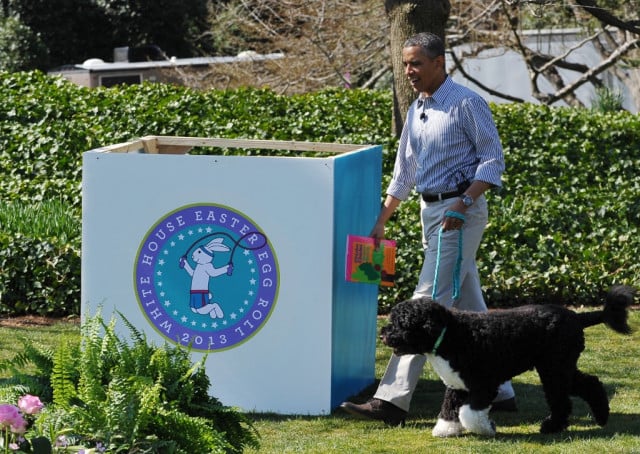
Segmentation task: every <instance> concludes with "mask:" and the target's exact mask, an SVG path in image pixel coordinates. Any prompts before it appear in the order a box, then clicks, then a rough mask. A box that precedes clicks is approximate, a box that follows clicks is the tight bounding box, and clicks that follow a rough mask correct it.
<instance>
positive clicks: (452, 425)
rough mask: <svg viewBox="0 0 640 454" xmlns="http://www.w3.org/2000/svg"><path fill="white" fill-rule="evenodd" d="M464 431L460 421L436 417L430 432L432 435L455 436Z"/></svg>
mask: <svg viewBox="0 0 640 454" xmlns="http://www.w3.org/2000/svg"><path fill="white" fill-rule="evenodd" d="M463 432H464V427H462V424H460V421H458V420H456V421H446V420H444V419H440V418H438V422H437V423H436V425H435V426H434V428H433V430H432V431H431V434H432V435H433V436H434V437H439V438H446V437H457V436H459V435H462V433H463Z"/></svg>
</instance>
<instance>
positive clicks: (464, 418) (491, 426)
mask: <svg viewBox="0 0 640 454" xmlns="http://www.w3.org/2000/svg"><path fill="white" fill-rule="evenodd" d="M489 408H490V407H487V408H485V409H483V410H472V409H471V407H470V406H469V405H463V406H461V407H460V412H459V417H460V423H461V424H462V427H464V428H465V429H467V430H468V431H469V432H473V433H475V434H478V435H487V436H489V437H493V436H495V434H496V424H495V423H494V422H493V421H491V420H490V419H489Z"/></svg>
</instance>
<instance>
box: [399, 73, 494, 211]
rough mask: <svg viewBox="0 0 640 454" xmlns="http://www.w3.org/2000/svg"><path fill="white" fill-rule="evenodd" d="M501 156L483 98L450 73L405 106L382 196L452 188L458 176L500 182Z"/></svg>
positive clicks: (404, 198) (405, 197) (442, 190)
mask: <svg viewBox="0 0 640 454" xmlns="http://www.w3.org/2000/svg"><path fill="white" fill-rule="evenodd" d="M503 171H504V155H503V152H502V145H501V143H500V137H499V136H498V131H497V129H496V126H495V123H494V121H493V117H492V116H491V110H490V109H489V105H488V104H487V102H486V101H485V100H484V99H483V98H482V97H481V96H480V95H478V94H477V93H475V92H473V91H472V90H470V89H468V88H466V87H464V86H462V85H460V84H458V83H456V82H454V81H453V80H452V79H451V77H448V76H447V78H446V79H445V81H444V83H443V84H442V85H441V86H440V87H439V88H438V89H437V90H436V92H435V93H434V94H433V96H430V97H425V96H420V98H418V99H417V100H415V101H414V102H413V104H411V107H410V108H409V111H408V113H407V119H406V121H405V124H404V127H403V129H402V135H401V137H400V143H399V145H398V152H397V155H396V161H395V167H394V170H393V176H392V179H391V183H390V184H389V187H388V188H387V194H389V195H392V196H393V197H395V198H397V199H400V200H406V199H407V198H408V197H409V194H410V192H411V190H412V189H413V188H415V189H416V190H417V191H418V192H420V193H422V192H431V193H438V192H449V191H455V190H456V189H457V186H458V184H459V183H461V182H462V181H464V180H469V181H473V180H481V181H485V182H487V183H491V184H493V185H494V186H502V181H501V177H502V172H503Z"/></svg>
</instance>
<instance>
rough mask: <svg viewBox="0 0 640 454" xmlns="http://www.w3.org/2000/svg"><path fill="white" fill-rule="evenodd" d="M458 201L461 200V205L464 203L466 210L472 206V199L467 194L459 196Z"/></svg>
mask: <svg viewBox="0 0 640 454" xmlns="http://www.w3.org/2000/svg"><path fill="white" fill-rule="evenodd" d="M460 200H462V203H464V206H466V207H467V208H469V207H470V206H471V205H473V197H471V196H470V195H469V194H462V195H461V196H460Z"/></svg>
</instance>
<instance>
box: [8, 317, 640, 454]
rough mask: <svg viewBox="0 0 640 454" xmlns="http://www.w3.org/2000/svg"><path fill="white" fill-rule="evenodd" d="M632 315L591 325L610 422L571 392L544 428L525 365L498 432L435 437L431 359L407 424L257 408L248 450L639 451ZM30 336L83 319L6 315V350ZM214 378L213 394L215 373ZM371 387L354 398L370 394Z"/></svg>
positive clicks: (594, 370) (64, 331) (638, 374)
mask: <svg viewBox="0 0 640 454" xmlns="http://www.w3.org/2000/svg"><path fill="white" fill-rule="evenodd" d="M630 323H631V326H632V327H633V328H634V330H635V331H634V333H633V334H632V335H631V336H622V335H618V334H616V333H614V332H612V331H611V330H609V329H608V328H606V327H604V326H602V325H600V326H597V327H593V328H589V329H588V330H587V332H586V337H587V348H586V350H585V352H584V353H583V354H582V356H581V359H580V368H581V369H582V370H583V371H584V372H587V373H591V374H595V375H597V376H598V377H599V378H600V380H601V381H602V382H603V383H604V384H605V387H606V389H607V391H608V392H609V396H610V400H611V416H610V419H609V423H608V424H607V425H606V426H605V427H604V428H602V427H599V426H597V425H595V424H594V423H593V422H592V420H591V417H590V415H589V409H588V407H587V406H586V405H585V404H584V402H583V401H581V400H578V399H573V403H574V409H573V415H572V417H571V420H570V421H571V425H570V427H569V428H568V430H566V431H564V432H562V433H560V434H557V435H541V434H540V433H539V425H540V422H541V421H542V419H543V418H544V417H545V416H546V415H547V407H546V403H545V401H544V397H543V394H542V390H541V388H540V383H539V380H538V377H537V375H536V374H535V372H527V373H526V374H523V375H520V376H518V377H516V378H514V380H513V384H514V388H515V390H516V393H517V400H518V406H519V411H518V412H517V413H498V414H495V415H493V418H494V420H495V421H496V424H497V427H498V435H497V436H496V437H495V438H482V437H478V436H475V435H464V436H462V437H459V438H453V439H438V438H434V437H433V436H432V435H431V429H432V427H433V425H434V424H435V421H436V415H437V413H438V408H439V406H440V401H441V398H442V393H443V390H444V388H443V385H442V384H441V382H440V380H439V379H438V378H437V377H436V376H435V374H434V373H433V371H432V370H431V368H430V367H429V366H426V367H425V370H424V374H423V377H422V380H421V382H420V384H419V386H418V388H417V390H416V393H415V395H414V399H413V403H412V409H411V412H410V415H409V419H408V420H407V424H406V426H405V427H404V428H388V427H386V426H385V425H384V424H382V423H378V422H371V421H363V420H357V419H353V418H352V417H350V416H348V415H346V414H344V413H342V412H341V411H340V410H336V411H335V412H333V413H332V414H331V415H328V416H289V415H273V414H251V415H250V416H251V417H252V419H253V420H254V423H255V426H256V428H257V429H258V432H259V433H260V436H261V440H260V442H261V448H260V450H259V451H254V450H249V451H247V452H249V453H253V452H256V453H257V452H259V453H273V454H276V453H277V454H282V453H336V454H337V453H340V454H343V453H350V454H352V453H353V454H355V453H403V454H404V453H418V452H421V453H451V452H455V453H507V452H508V453H513V452H518V453H520V454H524V453H536V454H537V453H562V454H566V453H568V454H571V453H575V454H589V453H607V454H613V453H625V454H626V453H638V454H640V311H637V310H635V311H632V312H631V316H630ZM24 337H28V338H30V339H33V340H35V341H36V342H38V343H42V344H43V345H50V346H55V345H56V344H57V343H58V342H73V341H79V326H78V324H77V323H69V322H59V323H56V324H53V325H49V324H37V323H36V324H27V325H24V326H6V325H5V324H3V323H0V358H11V357H13V355H14V354H15V352H16V351H19V350H17V349H19V348H21V345H22V343H21V342H20V338H24ZM389 354H390V351H389V349H387V348H386V347H383V346H379V348H378V352H377V360H376V377H378V378H379V377H380V376H381V375H382V373H383V370H384V367H385V366H386V364H387V361H388V358H389ZM211 381H212V383H213V384H214V387H213V393H214V395H215V377H211ZM373 389H374V388H371V389H369V390H366V391H365V392H363V393H362V395H361V396H357V397H356V398H360V399H363V400H364V399H365V398H367V397H369V396H370V394H371V393H372V391H373ZM202 454H204V453H202Z"/></svg>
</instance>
